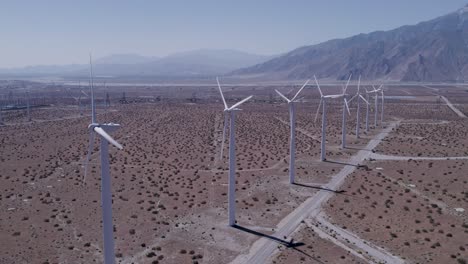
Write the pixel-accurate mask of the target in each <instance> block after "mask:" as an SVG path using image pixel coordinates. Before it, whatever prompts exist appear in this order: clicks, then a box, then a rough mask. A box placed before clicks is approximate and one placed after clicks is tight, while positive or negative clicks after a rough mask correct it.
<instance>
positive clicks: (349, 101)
mask: <svg viewBox="0 0 468 264" xmlns="http://www.w3.org/2000/svg"><path fill="white" fill-rule="evenodd" d="M357 96H358V94H355V95H354V96H353V97H351V99H349V100H348V103H351V102H352V101H353V100H354V98H356V97H357Z"/></svg>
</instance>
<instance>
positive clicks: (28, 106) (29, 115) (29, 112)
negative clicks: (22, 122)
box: [26, 89, 31, 121]
mask: <svg viewBox="0 0 468 264" xmlns="http://www.w3.org/2000/svg"><path fill="white" fill-rule="evenodd" d="M26 111H27V115H28V121H31V105H30V103H29V89H27V90H26Z"/></svg>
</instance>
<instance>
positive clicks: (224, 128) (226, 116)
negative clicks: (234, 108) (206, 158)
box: [220, 112, 228, 160]
mask: <svg viewBox="0 0 468 264" xmlns="http://www.w3.org/2000/svg"><path fill="white" fill-rule="evenodd" d="M227 124H228V115H227V113H226V112H224V125H223V141H221V157H220V159H221V160H222V159H223V152H224V141H225V140H226V127H227Z"/></svg>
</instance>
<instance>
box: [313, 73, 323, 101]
mask: <svg viewBox="0 0 468 264" xmlns="http://www.w3.org/2000/svg"><path fill="white" fill-rule="evenodd" d="M314 79H315V84H317V89H318V90H319V93H320V96H321V97H323V93H322V90H321V89H320V85H319V83H318V81H317V78H316V77H315V75H314Z"/></svg>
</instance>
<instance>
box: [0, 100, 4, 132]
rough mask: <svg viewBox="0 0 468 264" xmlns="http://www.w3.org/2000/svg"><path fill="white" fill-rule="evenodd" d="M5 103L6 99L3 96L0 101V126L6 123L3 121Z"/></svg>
mask: <svg viewBox="0 0 468 264" xmlns="http://www.w3.org/2000/svg"><path fill="white" fill-rule="evenodd" d="M3 103H4V101H3V98H2V100H1V101H0V126H3V125H4V123H3V116H2V110H3Z"/></svg>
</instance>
